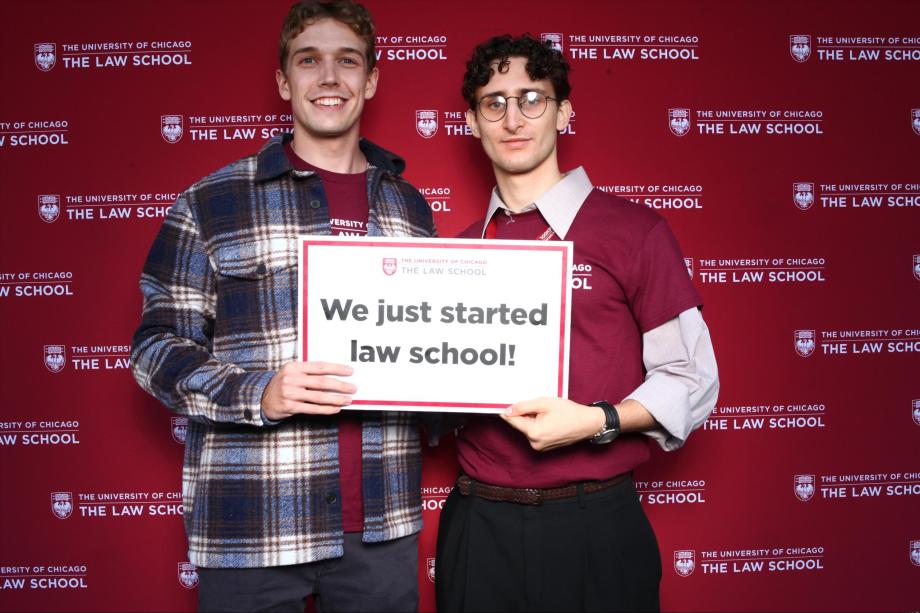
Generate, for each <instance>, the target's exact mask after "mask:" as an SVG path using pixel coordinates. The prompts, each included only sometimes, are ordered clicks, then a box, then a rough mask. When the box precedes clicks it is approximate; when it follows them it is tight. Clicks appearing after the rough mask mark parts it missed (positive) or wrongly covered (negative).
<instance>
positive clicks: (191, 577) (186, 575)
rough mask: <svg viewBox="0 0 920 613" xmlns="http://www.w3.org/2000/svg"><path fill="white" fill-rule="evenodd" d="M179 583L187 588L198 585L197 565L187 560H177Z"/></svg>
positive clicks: (190, 588)
mask: <svg viewBox="0 0 920 613" xmlns="http://www.w3.org/2000/svg"><path fill="white" fill-rule="evenodd" d="M178 572H179V584H180V585H181V586H182V587H184V588H185V589H187V590H193V589H195V586H197V585H198V567H197V566H195V565H194V564H189V563H188V562H179V571H178Z"/></svg>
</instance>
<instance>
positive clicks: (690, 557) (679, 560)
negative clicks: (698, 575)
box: [674, 549, 696, 577]
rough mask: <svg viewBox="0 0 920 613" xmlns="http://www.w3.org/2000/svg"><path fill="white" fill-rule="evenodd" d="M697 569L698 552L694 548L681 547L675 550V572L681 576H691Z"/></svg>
mask: <svg viewBox="0 0 920 613" xmlns="http://www.w3.org/2000/svg"><path fill="white" fill-rule="evenodd" d="M695 569H696V552H695V551H694V550H693V549H681V550H680V551H675V552H674V572H676V573H677V574H678V575H680V576H681V577H689V576H690V575H692V574H693V571H694V570H695Z"/></svg>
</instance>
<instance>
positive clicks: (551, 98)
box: [476, 89, 559, 123]
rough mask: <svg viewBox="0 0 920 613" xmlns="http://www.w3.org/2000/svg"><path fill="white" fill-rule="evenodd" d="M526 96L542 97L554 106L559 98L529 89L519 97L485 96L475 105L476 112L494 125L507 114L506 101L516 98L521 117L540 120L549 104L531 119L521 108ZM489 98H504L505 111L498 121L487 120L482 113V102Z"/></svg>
mask: <svg viewBox="0 0 920 613" xmlns="http://www.w3.org/2000/svg"><path fill="white" fill-rule="evenodd" d="M527 94H537V95H538V96H543V98H544V99H546V100H547V101H549V100H552V101H553V102H555V103H556V104H559V98H554V97H552V96H547V95H546V94H544V93H543V92H538V91H536V90H533V89H531V90H527V91H526V92H524V93H523V94H521V95H520V96H503V95H501V94H486V95H485V96H483V97H482V98H480V99H479V101H478V102H477V103H476V110H477V111H479V114H480V115H482V118H483V119H485V120H486V121H488V122H491V123H495V122H497V121H501V120H502V119H504V118H505V115H507V114H508V101H509V100H514V99H515V98H517V103H516V104H517V107H518V110H519V111H520V112H521V115H523V116H524V117H526V118H527V119H540V118H541V117H543V115H545V114H546V109H548V108H549V104H547V105H546V106H544V107H543V111H542V112H541V113H540V114H539V115H537V116H536V117H531V116H530V115H528V114H527V113H525V112H524V108H523V107H522V106H521V100H523V99H524V96H526V95H527ZM489 97H496V98H504V100H505V111H504V112H503V113H502V115H501V117H499V118H498V119H489V118H488V117H486V114H485V113H483V112H482V102H483V101H484V100H485V99H486V98H489Z"/></svg>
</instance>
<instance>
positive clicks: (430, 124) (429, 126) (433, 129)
mask: <svg viewBox="0 0 920 613" xmlns="http://www.w3.org/2000/svg"><path fill="white" fill-rule="evenodd" d="M415 131H416V132H418V135H419V136H421V137H422V138H431V137H432V136H434V135H435V134H436V133H437V131H438V112H437V111H432V110H426V111H415Z"/></svg>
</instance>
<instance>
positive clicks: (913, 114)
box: [910, 109, 920, 136]
mask: <svg viewBox="0 0 920 613" xmlns="http://www.w3.org/2000/svg"><path fill="white" fill-rule="evenodd" d="M910 126H911V127H912V128H913V129H914V134H916V135H918V136H920V109H911V110H910Z"/></svg>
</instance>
